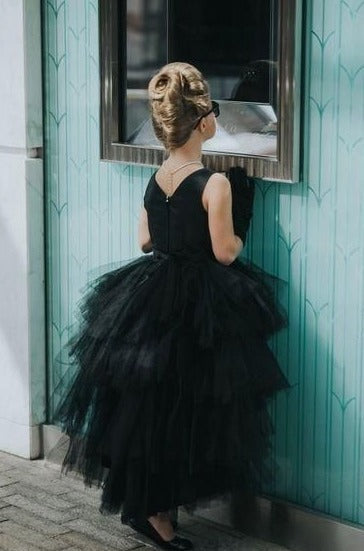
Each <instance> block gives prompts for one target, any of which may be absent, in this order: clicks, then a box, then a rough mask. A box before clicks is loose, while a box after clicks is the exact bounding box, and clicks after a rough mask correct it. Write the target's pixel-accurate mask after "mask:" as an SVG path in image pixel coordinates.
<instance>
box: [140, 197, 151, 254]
mask: <svg viewBox="0 0 364 551" xmlns="http://www.w3.org/2000/svg"><path fill="white" fill-rule="evenodd" d="M138 242H139V247H140V248H141V250H142V251H143V253H149V252H150V251H151V250H152V240H151V238H150V233H149V226H148V213H147V211H146V208H145V207H144V205H143V206H142V208H141V211H140V215H139V224H138Z"/></svg>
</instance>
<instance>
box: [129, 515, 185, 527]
mask: <svg viewBox="0 0 364 551" xmlns="http://www.w3.org/2000/svg"><path fill="white" fill-rule="evenodd" d="M132 520H134V519H132ZM129 521H130V517H127V516H125V515H121V522H122V524H130V523H129ZM148 522H149V521H148ZM171 524H172V527H173V530H177V528H178V521H177V520H171Z"/></svg>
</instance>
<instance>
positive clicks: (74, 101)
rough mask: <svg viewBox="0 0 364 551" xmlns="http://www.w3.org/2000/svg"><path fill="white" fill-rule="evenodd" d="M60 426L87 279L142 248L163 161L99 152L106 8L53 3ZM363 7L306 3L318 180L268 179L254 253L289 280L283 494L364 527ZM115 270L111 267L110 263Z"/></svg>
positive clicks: (307, 112) (51, 259) (49, 20)
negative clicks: (68, 345) (63, 356)
mask: <svg viewBox="0 0 364 551" xmlns="http://www.w3.org/2000/svg"><path fill="white" fill-rule="evenodd" d="M42 15H43V24H44V25H43V40H44V52H43V56H44V58H43V62H44V93H45V115H44V123H45V148H46V156H45V159H46V174H47V193H46V216H47V280H48V297H47V298H48V300H47V303H48V306H47V314H48V326H47V329H48V364H49V373H48V380H49V396H48V399H49V422H51V421H52V410H53V407H54V404H55V403H56V401H57V399H58V398H59V396H60V395H61V394H62V391H64V389H65V387H66V385H67V382H68V380H69V377H70V373H68V371H67V366H63V368H62V370H60V369H59V367H57V366H55V365H54V362H53V360H54V358H55V356H56V354H57V351H59V349H60V348H61V345H62V343H64V342H65V341H66V340H67V338H68V336H69V332H70V327H71V326H72V324H74V323H75V317H74V313H75V308H76V304H77V300H78V299H79V298H80V297H81V295H82V287H83V285H84V284H85V283H86V281H89V280H90V279H92V277H93V275H95V273H96V272H95V270H96V271H97V270H100V267H101V266H105V267H107V268H108V269H110V266H111V264H112V263H113V262H116V261H118V260H120V259H128V258H131V257H134V256H138V255H140V254H142V253H141V251H140V250H139V248H138V245H137V220H138V215H139V208H140V205H141V203H142V197H143V193H144V189H145V186H146V183H147V181H148V178H149V176H150V175H151V173H152V171H153V170H154V169H153V167H141V166H137V165H127V164H124V163H107V162H100V161H99V97H98V94H99V73H98V4H97V1H96V0H93V1H90V0H72V1H70V0H67V1H60V0H58V1H57V0H48V1H45V2H43V14H42ZM363 28H364V2H363V1H360V0H341V1H340V0H308V2H307V9H306V14H305V31H304V34H305V51H306V56H305V57H306V64H305V78H304V83H303V112H304V117H303V118H304V136H303V144H302V153H303V159H304V177H303V182H302V183H300V184H293V185H291V184H277V183H269V182H265V183H257V193H256V201H255V210H254V218H253V223H252V226H251V230H250V234H249V239H248V243H247V247H246V250H245V251H244V253H243V254H244V255H245V254H246V255H247V256H249V257H251V258H252V259H253V260H254V261H255V262H256V263H257V264H259V265H261V266H263V267H264V268H265V269H266V270H268V271H271V272H272V273H276V274H278V275H279V276H280V277H282V278H284V279H286V280H287V281H288V283H289V284H288V286H287V292H286V294H285V296H284V297H283V298H284V303H285V305H286V308H287V310H288V312H289V319H290V325H289V327H288V328H287V329H285V330H284V331H283V332H281V333H280V334H279V335H277V336H275V337H274V338H273V339H272V341H271V343H272V349H273V350H274V351H275V353H276V354H277V356H278V359H279V361H280V363H281V365H282V368H283V369H284V370H285V372H286V373H287V375H288V378H289V380H290V381H291V383H292V384H293V385H294V387H293V388H292V389H291V390H290V391H289V392H288V393H283V394H282V396H280V395H279V396H277V397H276V398H275V399H274V401H272V402H271V404H270V407H271V413H272V416H273V421H274V423H275V425H276V434H275V439H274V449H273V452H272V453H273V455H274V457H275V458H276V460H277V461H278V462H279V463H280V465H281V466H282V469H281V471H282V472H281V476H280V478H279V479H278V480H276V484H275V485H274V487H273V488H269V492H267V493H269V494H271V495H272V496H278V497H280V498H282V499H286V500H288V501H292V502H294V503H297V504H301V505H304V506H307V507H310V508H312V509H314V510H317V511H322V512H325V513H328V514H331V515H334V516H336V517H340V518H341V519H343V520H349V521H352V522H356V523H360V524H364V483H363V480H364V417H363V415H364V414H363V411H364V407H363V406H364V397H363V391H364V382H363V369H364V359H363V349H364V323H363V322H364V276H363V273H364V177H363V171H364V92H363V91H364V59H363V51H364V33H363V31H362V29H363ZM101 269H102V268H101Z"/></svg>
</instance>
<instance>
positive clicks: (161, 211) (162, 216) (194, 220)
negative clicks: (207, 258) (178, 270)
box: [144, 167, 213, 255]
mask: <svg viewBox="0 0 364 551" xmlns="http://www.w3.org/2000/svg"><path fill="white" fill-rule="evenodd" d="M212 174H213V171H212V170H210V169H208V168H205V167H204V168H201V169H198V170H195V171H194V172H192V173H190V174H189V175H188V176H186V177H185V178H184V179H183V180H182V181H181V182H180V183H179V185H178V186H177V188H176V189H175V191H174V192H173V194H172V195H171V196H170V197H169V199H168V201H167V200H166V198H167V196H166V194H165V192H164V191H163V190H162V188H161V187H160V186H159V184H158V183H157V181H156V179H155V172H154V173H153V174H152V176H151V178H150V180H149V182H148V185H147V188H146V190H145V194H144V206H145V208H146V210H147V213H148V226H149V233H150V236H151V240H152V243H153V249H157V250H160V251H163V252H178V251H182V252H183V251H201V252H206V253H207V254H209V255H213V250H212V243H211V237H210V232H209V227H208V214H207V212H206V210H205V209H204V207H203V204H202V193H203V190H204V188H205V185H206V183H207V181H208V179H209V178H210V176H211V175H212Z"/></svg>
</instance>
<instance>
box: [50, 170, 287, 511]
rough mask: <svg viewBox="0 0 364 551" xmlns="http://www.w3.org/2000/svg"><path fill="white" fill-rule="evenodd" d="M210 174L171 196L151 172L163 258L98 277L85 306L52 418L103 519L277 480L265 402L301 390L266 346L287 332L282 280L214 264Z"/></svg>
mask: <svg viewBox="0 0 364 551" xmlns="http://www.w3.org/2000/svg"><path fill="white" fill-rule="evenodd" d="M212 173H213V172H212V171H211V170H209V169H207V168H201V169H199V170H196V171H195V172H193V173H192V174H190V175H188V176H187V177H186V178H185V179H184V180H183V181H182V182H181V183H180V184H179V186H178V187H177V188H176V190H175V192H174V193H173V195H172V196H171V197H170V199H169V201H166V195H165V193H164V192H163V190H162V189H161V188H160V187H159V185H158V184H157V182H156V180H155V177H154V174H153V175H152V176H151V178H150V180H149V183H148V186H147V188H146V191H145V195H144V205H145V208H146V209H147V212H148V223H149V230H150V235H151V239H152V243H153V251H152V252H151V253H149V254H142V255H141V256H139V257H137V258H134V259H131V260H130V261H128V262H125V263H124V264H122V265H120V266H119V267H118V268H116V269H113V270H111V271H108V272H106V273H104V274H102V275H101V276H100V275H99V276H98V277H97V278H96V279H94V280H93V281H92V282H91V284H89V288H88V290H87V292H86V293H85V294H84V296H83V298H82V300H81V301H80V303H79V308H80V312H81V316H82V317H81V319H82V322H81V325H80V327H79V329H78V331H77V333H76V334H75V335H74V336H73V337H72V338H71V339H70V340H69V342H68V343H67V345H66V349H67V354H68V355H69V360H68V361H69V362H71V363H73V364H74V373H73V377H72V379H71V381H70V383H69V390H68V392H67V393H66V395H65V396H63V397H62V401H61V403H60V404H59V406H58V409H57V411H56V413H55V417H54V420H55V421H56V422H57V421H58V423H59V424H60V425H61V427H62V428H63V430H64V432H66V434H68V435H69V437H70V442H69V447H68V451H67V454H66V455H65V457H64V461H63V464H62V469H61V472H62V473H66V472H67V471H68V470H69V469H75V470H76V471H77V472H78V473H79V474H81V475H82V476H83V478H84V482H85V484H87V485H89V486H91V485H92V484H97V485H98V487H102V495H101V504H100V509H99V510H100V512H102V513H104V514H110V513H118V512H120V511H122V513H123V517H124V518H127V517H128V516H135V515H136V514H142V515H146V516H149V515H151V514H153V513H156V512H157V511H166V510H168V509H172V508H175V507H176V506H178V505H183V506H184V507H185V509H186V510H187V511H189V512H192V511H193V510H194V509H195V508H196V506H197V505H206V504H208V503H209V500H212V499H214V498H217V497H218V498H222V499H226V498H228V497H229V496H230V495H231V493H230V492H231V491H232V490H234V489H238V490H241V491H243V492H244V491H245V490H246V491H250V492H251V491H253V492H258V491H259V489H260V487H261V483H262V481H268V482H269V481H271V480H272V478H273V477H274V476H275V473H276V466H274V467H273V464H272V461H268V460H267V459H269V451H270V448H271V443H270V436H271V434H273V432H274V427H273V425H272V421H271V418H270V415H269V413H268V411H267V399H268V398H269V397H271V396H273V395H274V393H276V392H277V391H279V390H281V389H284V388H290V386H291V385H290V384H289V383H288V381H287V379H286V377H285V375H284V374H283V372H282V371H281V369H280V367H279V365H278V363H277V361H276V359H275V357H274V355H273V353H272V352H271V350H270V348H269V346H268V344H267V339H268V337H270V336H271V335H272V334H273V333H275V332H277V331H278V330H280V329H281V328H283V327H285V326H286V325H287V319H286V313H285V311H284V309H283V308H282V307H281V306H280V304H279V302H278V300H277V298H276V291H277V284H280V283H281V280H280V279H279V278H277V277H275V276H271V275H269V274H268V273H266V272H265V271H263V270H261V269H260V268H259V267H258V266H256V265H255V264H252V263H250V262H248V261H246V260H242V259H239V258H238V259H236V260H235V261H234V262H233V263H232V264H230V265H228V266H227V265H223V264H222V263H220V262H218V261H217V260H216V258H215V256H214V254H213V251H212V245H211V240H210V234H209V229H208V217H207V212H206V211H205V210H204V208H203V206H202V202H201V195H202V192H203V189H204V186H205V185H206V182H207V180H208V179H209V177H210V176H211V174H212Z"/></svg>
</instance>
